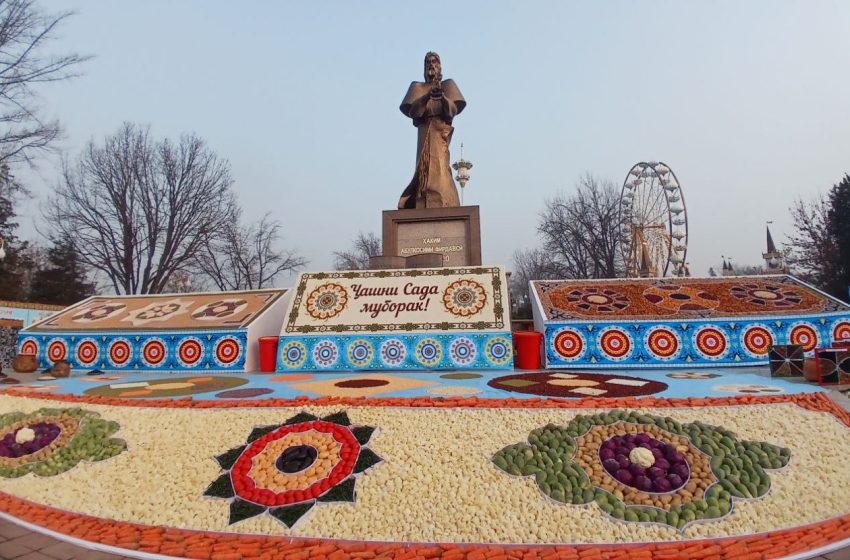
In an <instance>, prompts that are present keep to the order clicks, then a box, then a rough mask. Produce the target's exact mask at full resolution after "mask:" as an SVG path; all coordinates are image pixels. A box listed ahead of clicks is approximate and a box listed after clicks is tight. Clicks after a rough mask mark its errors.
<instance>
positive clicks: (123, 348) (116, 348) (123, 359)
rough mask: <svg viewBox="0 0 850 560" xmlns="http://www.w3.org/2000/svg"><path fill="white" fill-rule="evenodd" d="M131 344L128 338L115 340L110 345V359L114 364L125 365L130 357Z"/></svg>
mask: <svg viewBox="0 0 850 560" xmlns="http://www.w3.org/2000/svg"><path fill="white" fill-rule="evenodd" d="M130 354H131V351H130V344H129V343H128V342H127V341H126V340H122V339H118V340H113V341H112V343H111V344H110V345H109V361H110V362H112V365H114V366H123V365H124V364H126V363H127V361H128V360H129V359H130Z"/></svg>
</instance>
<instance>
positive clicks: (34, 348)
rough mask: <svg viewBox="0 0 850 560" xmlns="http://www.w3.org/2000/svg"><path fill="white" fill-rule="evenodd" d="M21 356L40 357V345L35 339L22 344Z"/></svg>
mask: <svg viewBox="0 0 850 560" xmlns="http://www.w3.org/2000/svg"><path fill="white" fill-rule="evenodd" d="M21 354H29V355H32V356H37V355H38V343H37V342H36V341H34V340H33V339H29V340H25V341H24V343H23V344H21Z"/></svg>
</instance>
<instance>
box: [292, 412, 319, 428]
mask: <svg viewBox="0 0 850 560" xmlns="http://www.w3.org/2000/svg"><path fill="white" fill-rule="evenodd" d="M313 420H318V417H316V416H313V415H312V414H308V413H306V412H299V413H298V414H296V415H295V416H293V417H292V418H290V419H289V420H287V421H286V422H284V425H286V426H291V425H292V424H300V423H301V422H312V421H313Z"/></svg>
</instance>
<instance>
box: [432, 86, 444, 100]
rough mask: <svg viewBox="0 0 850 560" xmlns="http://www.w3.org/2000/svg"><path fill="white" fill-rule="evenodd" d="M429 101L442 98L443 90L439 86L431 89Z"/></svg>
mask: <svg viewBox="0 0 850 560" xmlns="http://www.w3.org/2000/svg"><path fill="white" fill-rule="evenodd" d="M430 96H431V99H442V97H443V88H441V87H440V86H434V87H432V88H431V93H430Z"/></svg>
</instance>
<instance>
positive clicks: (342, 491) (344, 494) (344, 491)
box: [318, 476, 355, 502]
mask: <svg viewBox="0 0 850 560" xmlns="http://www.w3.org/2000/svg"><path fill="white" fill-rule="evenodd" d="M354 482H355V480H354V477H353V476H352V477H349V478H346V479H345V480H343V481H342V482H340V483H339V484H337V485H336V486H334V487H333V488H331V489H330V490H328V491H327V493H325V494H324V495H322V496H320V497H319V498H318V501H320V502H353V501H354Z"/></svg>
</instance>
